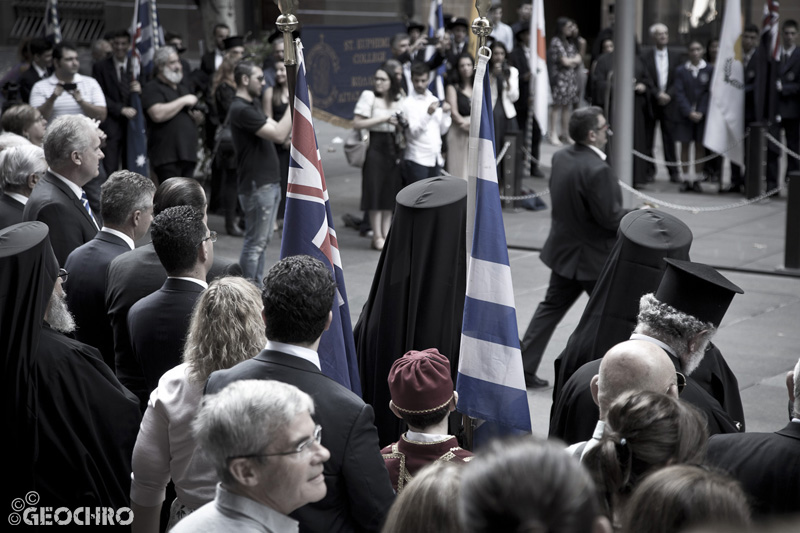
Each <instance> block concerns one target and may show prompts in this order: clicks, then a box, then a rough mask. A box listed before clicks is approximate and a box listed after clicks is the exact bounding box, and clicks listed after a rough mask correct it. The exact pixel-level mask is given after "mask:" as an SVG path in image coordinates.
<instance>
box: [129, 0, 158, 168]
mask: <svg viewBox="0 0 800 533" xmlns="http://www.w3.org/2000/svg"><path fill="white" fill-rule="evenodd" d="M131 34H132V35H133V39H132V47H131V54H130V61H131V65H132V68H131V73H132V79H134V80H138V81H140V82H141V83H142V84H144V81H145V80H147V79H149V77H150V75H151V74H152V71H153V56H154V54H155V50H156V48H158V47H160V46H162V45H163V44H164V38H163V33H162V31H161V27H160V26H159V24H158V12H157V11H156V1H155V0H137V2H136V6H135V7H134V9H133V24H132V25H131ZM130 98H131V101H130V106H131V107H132V108H134V109H135V110H136V116H135V117H133V118H132V119H130V120H129V121H128V135H127V154H128V160H127V166H126V168H127V169H128V170H131V171H133V172H138V173H139V174H141V175H143V176H147V175H148V174H149V171H148V170H149V161H148V158H147V131H146V130H145V120H144V112H143V111H142V98H141V95H140V94H139V93H133V92H132V93H131V95H130Z"/></svg>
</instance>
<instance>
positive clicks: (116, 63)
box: [113, 56, 128, 72]
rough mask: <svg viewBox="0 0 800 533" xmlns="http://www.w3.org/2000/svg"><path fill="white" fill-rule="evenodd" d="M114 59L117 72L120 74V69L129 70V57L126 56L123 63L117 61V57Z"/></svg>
mask: <svg viewBox="0 0 800 533" xmlns="http://www.w3.org/2000/svg"><path fill="white" fill-rule="evenodd" d="M113 59H114V70H116V71H117V72H119V67H122V68H123V69H127V68H128V56H125V59H123V60H122V61H117V58H116V57H115V58H113Z"/></svg>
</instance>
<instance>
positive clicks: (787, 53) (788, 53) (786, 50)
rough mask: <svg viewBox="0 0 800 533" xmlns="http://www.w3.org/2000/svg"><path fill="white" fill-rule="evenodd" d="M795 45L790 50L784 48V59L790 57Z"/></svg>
mask: <svg viewBox="0 0 800 533" xmlns="http://www.w3.org/2000/svg"><path fill="white" fill-rule="evenodd" d="M795 48H797V45H794V46H792V47H791V48H784V49H783V51H784V53H786V57H790V56H791V55H792V54H793V53H794V50H795Z"/></svg>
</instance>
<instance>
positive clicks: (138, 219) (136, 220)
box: [131, 209, 142, 228]
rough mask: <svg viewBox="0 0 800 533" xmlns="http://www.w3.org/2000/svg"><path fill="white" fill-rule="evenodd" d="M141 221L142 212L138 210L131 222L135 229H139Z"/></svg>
mask: <svg viewBox="0 0 800 533" xmlns="http://www.w3.org/2000/svg"><path fill="white" fill-rule="evenodd" d="M141 219H142V211H141V210H140V209H137V210H136V211H134V212H133V214H132V215H131V222H132V223H133V227H134V228H138V227H139V224H141Z"/></svg>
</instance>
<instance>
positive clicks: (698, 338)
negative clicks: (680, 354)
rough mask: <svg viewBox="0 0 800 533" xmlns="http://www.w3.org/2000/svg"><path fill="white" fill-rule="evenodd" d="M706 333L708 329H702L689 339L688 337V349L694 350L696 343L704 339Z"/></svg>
mask: <svg viewBox="0 0 800 533" xmlns="http://www.w3.org/2000/svg"><path fill="white" fill-rule="evenodd" d="M707 334H708V330H707V329H704V330H703V331H701V332H699V333H696V334H695V335H694V336H693V337H692V338H691V339H689V344H688V347H689V351H690V352H694V351H695V350H696V349H697V345H698V344H700V342H702V341H703V339H705V337H706V335H707Z"/></svg>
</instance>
